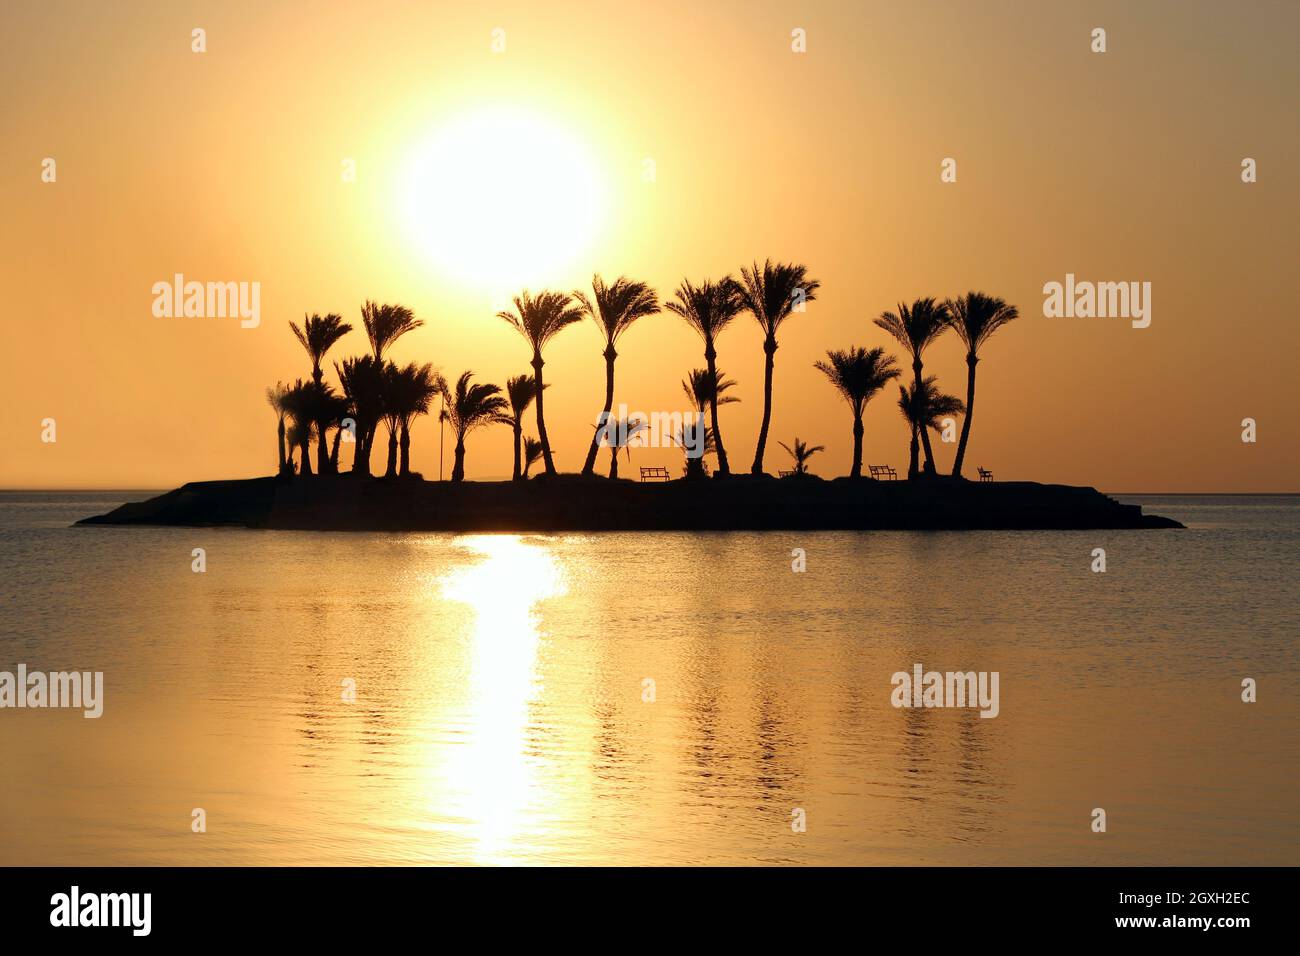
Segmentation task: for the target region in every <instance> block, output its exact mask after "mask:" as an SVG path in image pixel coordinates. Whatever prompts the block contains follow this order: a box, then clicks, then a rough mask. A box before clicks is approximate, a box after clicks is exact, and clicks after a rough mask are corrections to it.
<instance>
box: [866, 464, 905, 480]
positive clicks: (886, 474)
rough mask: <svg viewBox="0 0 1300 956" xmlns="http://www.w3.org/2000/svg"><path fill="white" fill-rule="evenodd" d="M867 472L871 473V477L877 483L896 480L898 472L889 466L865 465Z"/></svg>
mask: <svg viewBox="0 0 1300 956" xmlns="http://www.w3.org/2000/svg"><path fill="white" fill-rule="evenodd" d="M867 470H868V471H870V472H871V477H872V478H875V479H876V480H877V481H885V480H888V481H895V480H897V478H898V472H896V471H894V469H893V468H892V467H891V466H890V465H867Z"/></svg>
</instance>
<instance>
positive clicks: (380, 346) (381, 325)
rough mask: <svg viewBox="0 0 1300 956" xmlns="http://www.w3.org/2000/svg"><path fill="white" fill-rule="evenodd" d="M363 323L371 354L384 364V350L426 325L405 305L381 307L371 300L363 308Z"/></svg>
mask: <svg viewBox="0 0 1300 956" xmlns="http://www.w3.org/2000/svg"><path fill="white" fill-rule="evenodd" d="M361 321H362V322H363V323H365V327H366V338H368V339H370V352H371V354H372V355H374V357H375V361H377V362H383V360H384V350H385V349H387V348H388V347H389V346H390V345H392V344H393V343H394V342H396V341H397V340H398V339H399V338H401V337H402V336H403V335H405V334H406V333H407V332H410V331H413V330H414V329H418V328H419V327H420V326H422V325H424V321H423V320H422V319H417V318H416V317H415V314H414V313H413V312H412V311H411V310H410V309H408V308H407V307H406V306H404V305H380V304H379V303H377V302H373V301H371V300H369V299H367V300H366V303H365V305H363V306H362V307H361Z"/></svg>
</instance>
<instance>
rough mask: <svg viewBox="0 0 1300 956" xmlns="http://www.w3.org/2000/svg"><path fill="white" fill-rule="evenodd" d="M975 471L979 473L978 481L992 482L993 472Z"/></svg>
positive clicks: (985, 469)
mask: <svg viewBox="0 0 1300 956" xmlns="http://www.w3.org/2000/svg"><path fill="white" fill-rule="evenodd" d="M977 470H978V471H979V473H980V481H992V480H993V472H991V471H989V470H988V469H987V468H980V469H977Z"/></svg>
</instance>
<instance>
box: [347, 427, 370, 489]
mask: <svg viewBox="0 0 1300 956" xmlns="http://www.w3.org/2000/svg"><path fill="white" fill-rule="evenodd" d="M373 435H374V429H372V428H371V427H370V426H369V425H367V426H366V427H364V428H358V429H357V447H356V450H355V451H354V452H353V453H352V473H353V474H354V475H365V476H366V477H367V478H369V477H370V440H371V438H372V437H373Z"/></svg>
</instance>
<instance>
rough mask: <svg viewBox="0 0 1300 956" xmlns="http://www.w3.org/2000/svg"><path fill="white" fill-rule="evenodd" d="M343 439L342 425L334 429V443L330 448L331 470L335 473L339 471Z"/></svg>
mask: <svg viewBox="0 0 1300 956" xmlns="http://www.w3.org/2000/svg"><path fill="white" fill-rule="evenodd" d="M342 439H343V427H342V425H340V426H339V427H338V428H336V429H335V430H334V445H333V447H332V448H330V471H331V472H333V473H334V474H336V475H337V474H338V473H339V442H340V441H342Z"/></svg>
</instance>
